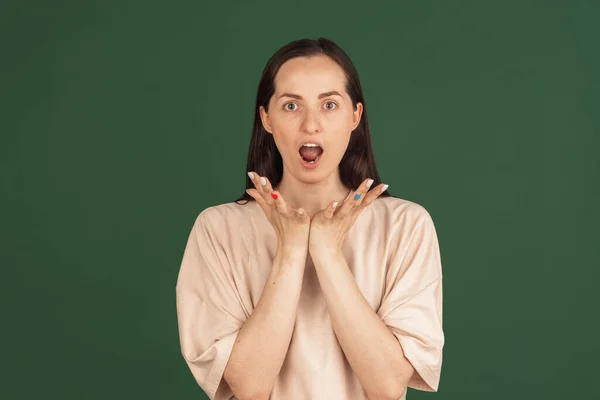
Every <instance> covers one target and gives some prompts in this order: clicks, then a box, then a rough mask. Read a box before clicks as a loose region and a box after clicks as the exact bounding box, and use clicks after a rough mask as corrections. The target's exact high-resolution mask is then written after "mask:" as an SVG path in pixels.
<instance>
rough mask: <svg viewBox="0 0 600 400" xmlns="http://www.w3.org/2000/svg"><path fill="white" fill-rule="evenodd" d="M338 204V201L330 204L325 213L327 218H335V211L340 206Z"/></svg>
mask: <svg viewBox="0 0 600 400" xmlns="http://www.w3.org/2000/svg"><path fill="white" fill-rule="evenodd" d="M338 203H339V202H337V201H332V202H331V203H329V206H328V207H327V208H326V209H325V211H324V212H323V215H324V216H325V218H327V219H331V218H332V217H333V214H334V213H335V209H336V207H337V206H338Z"/></svg>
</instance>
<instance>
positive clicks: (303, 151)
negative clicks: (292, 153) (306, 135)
mask: <svg viewBox="0 0 600 400" xmlns="http://www.w3.org/2000/svg"><path fill="white" fill-rule="evenodd" d="M298 153H300V157H302V160H304V162H306V163H308V164H314V163H315V162H317V160H318V159H319V157H320V156H321V154H323V149H322V148H321V146H319V145H303V146H302V147H300V149H299V150H298Z"/></svg>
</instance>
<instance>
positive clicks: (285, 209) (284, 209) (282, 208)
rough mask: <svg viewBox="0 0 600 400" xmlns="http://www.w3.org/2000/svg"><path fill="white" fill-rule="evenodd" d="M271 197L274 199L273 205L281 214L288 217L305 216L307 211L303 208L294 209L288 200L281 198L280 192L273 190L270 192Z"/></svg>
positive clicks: (301, 217)
mask: <svg viewBox="0 0 600 400" xmlns="http://www.w3.org/2000/svg"><path fill="white" fill-rule="evenodd" d="M271 197H272V198H273V199H274V200H275V205H276V206H277V210H279V212H280V213H282V214H283V215H286V216H288V217H297V218H300V219H303V218H305V217H306V216H307V215H308V213H307V212H306V211H305V210H304V209H303V208H298V209H295V208H294V207H291V206H290V205H289V204H288V202H287V201H286V200H285V199H284V198H283V196H282V195H281V193H279V192H278V191H276V190H274V191H272V192H271Z"/></svg>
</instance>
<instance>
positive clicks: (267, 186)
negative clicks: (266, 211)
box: [258, 176, 275, 205]
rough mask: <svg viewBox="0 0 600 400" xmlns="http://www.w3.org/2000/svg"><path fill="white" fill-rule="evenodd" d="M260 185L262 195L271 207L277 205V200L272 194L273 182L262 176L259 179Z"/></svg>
mask: <svg viewBox="0 0 600 400" xmlns="http://www.w3.org/2000/svg"><path fill="white" fill-rule="evenodd" d="M258 183H259V185H260V187H261V189H262V192H261V195H262V196H263V197H264V199H265V201H266V203H267V204H269V205H273V204H275V199H273V197H272V196H271V192H272V191H273V187H272V186H271V182H269V179H268V178H267V177H266V176H261V177H259V179H258Z"/></svg>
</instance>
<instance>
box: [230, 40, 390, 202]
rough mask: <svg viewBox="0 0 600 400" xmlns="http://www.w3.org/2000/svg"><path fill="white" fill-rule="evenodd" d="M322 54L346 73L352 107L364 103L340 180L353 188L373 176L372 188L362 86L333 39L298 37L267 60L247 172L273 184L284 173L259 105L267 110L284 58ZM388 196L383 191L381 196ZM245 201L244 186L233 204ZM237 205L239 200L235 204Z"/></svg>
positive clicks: (373, 173)
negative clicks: (264, 178)
mask: <svg viewBox="0 0 600 400" xmlns="http://www.w3.org/2000/svg"><path fill="white" fill-rule="evenodd" d="M316 55H325V56H327V57H329V58H330V59H331V60H333V61H335V62H336V63H337V64H338V65H339V66H340V67H342V69H343V70H344V73H345V75H346V91H347V92H348V94H349V95H350V98H351V99H352V106H353V109H354V110H356V104H357V103H358V102H360V103H362V105H363V112H362V118H361V120H360V123H359V124H358V126H357V127H356V129H355V130H354V131H352V134H351V135H350V141H349V143H348V147H347V149H346V152H345V154H344V156H343V157H342V160H341V161H340V164H339V169H340V179H341V181H342V183H343V184H344V185H346V186H347V187H349V188H352V190H355V189H356V188H357V187H358V186H360V184H361V183H362V182H363V181H364V180H365V179H367V178H371V179H373V187H375V186H377V185H379V184H380V183H381V179H380V178H379V174H378V173H377V167H376V164H375V156H374V155H373V150H372V148H371V135H370V133H369V121H368V119H367V107H366V104H365V98H364V96H363V91H362V87H361V84H360V80H359V78H358V72H357V71H356V68H355V67H354V64H353V63H352V60H350V57H348V55H347V54H346V53H345V52H344V51H343V50H342V49H341V48H340V47H339V46H338V45H336V44H335V43H334V42H332V41H331V40H328V39H325V38H319V39H317V40H313V39H301V40H296V41H293V42H290V43H288V44H286V45H285V46H283V47H281V48H280V49H279V50H277V52H275V54H273V56H272V57H271V58H270V59H269V61H268V62H267V65H266V66H265V68H264V70H263V72H262V76H261V78H260V82H259V83H258V91H257V94H256V105H255V110H254V126H253V127H252V137H251V138H250V147H249V149H248V160H247V165H246V172H247V171H256V173H257V174H259V175H260V176H267V177H268V178H269V181H270V182H271V185H272V186H273V187H275V186H276V185H278V184H279V182H280V181H281V178H282V176H283V160H282V158H281V154H280V153H279V150H278V149H277V146H276V145H275V140H274V139H273V135H271V134H270V133H268V132H267V131H266V130H265V129H264V127H263V124H262V121H261V119H260V112H259V110H260V106H263V107H264V108H265V110H266V111H267V112H268V111H269V108H268V107H269V101H270V100H271V97H272V96H273V94H274V93H275V75H276V74H277V71H279V68H280V67H281V66H282V65H283V63H285V62H286V61H288V60H290V59H292V58H296V57H310V56H316ZM251 188H254V184H253V183H252V181H251V180H250V178H249V177H247V176H246V189H251ZM383 196H391V195H390V193H389V192H388V191H387V190H386V191H385V192H383V193H382V194H381V195H380V197H383ZM244 200H246V203H243V204H247V202H248V201H255V200H254V199H253V198H252V197H251V196H250V195H249V194H248V193H246V191H245V189H244V194H243V195H242V196H241V197H240V198H238V199H237V200H236V203H238V202H240V201H244ZM238 204H240V203H238Z"/></svg>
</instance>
